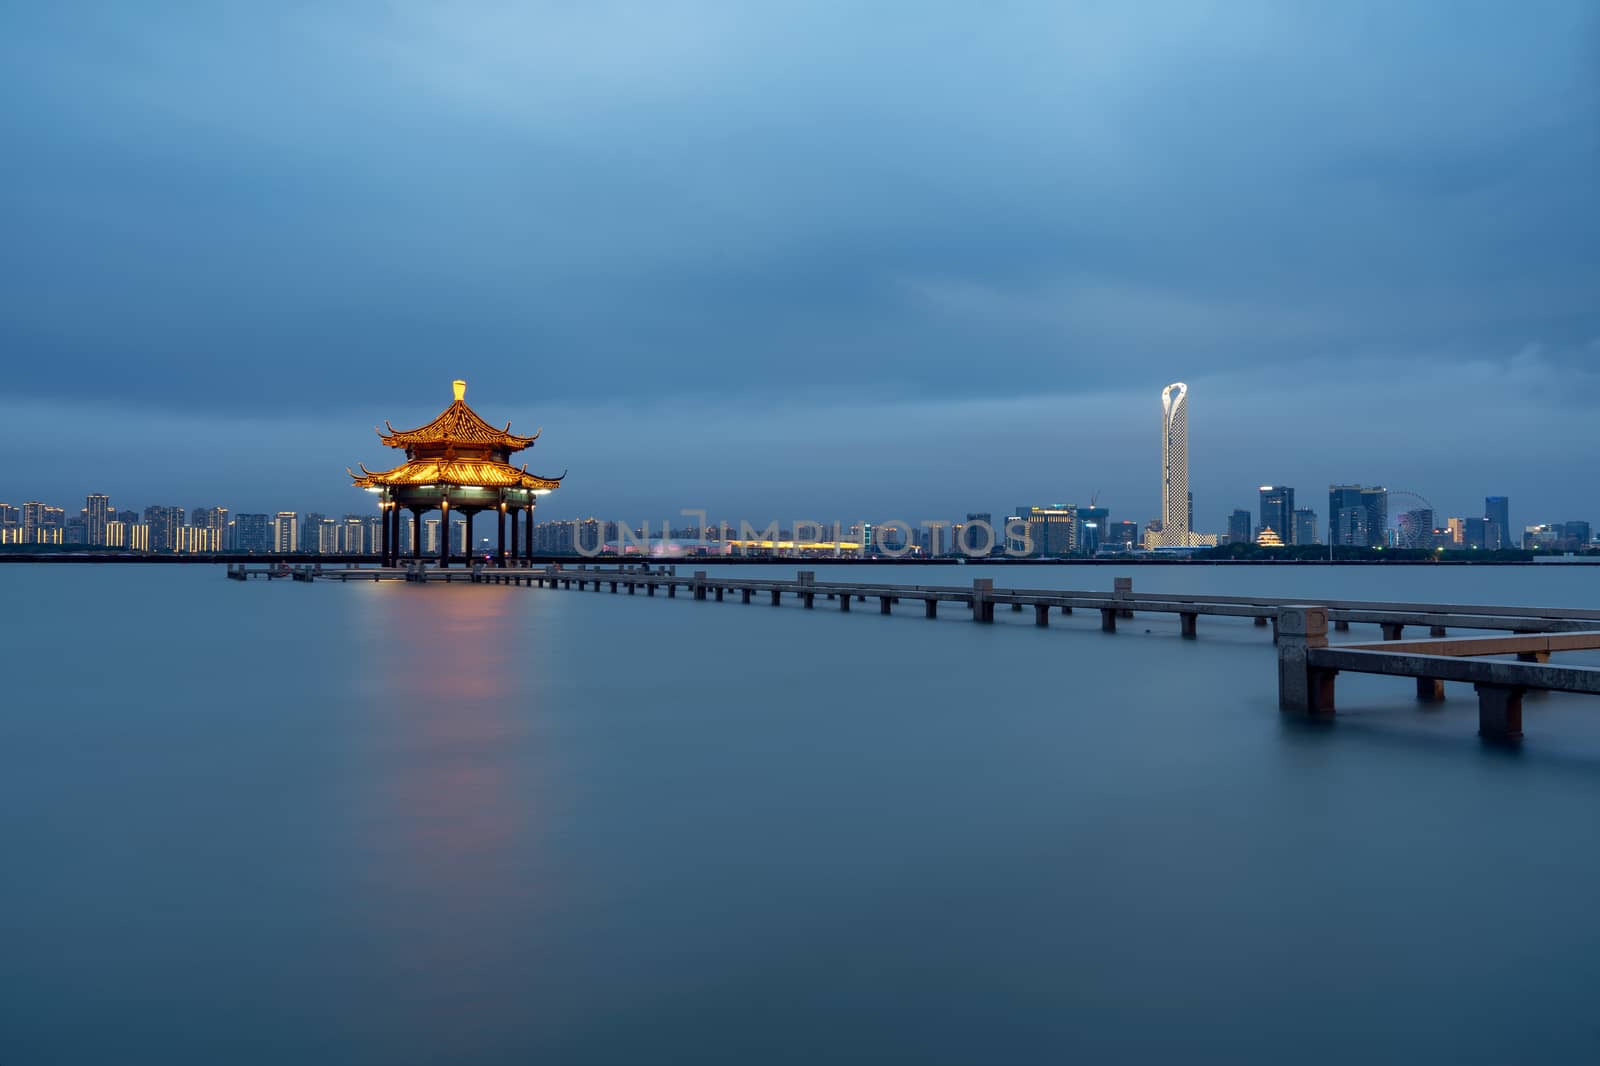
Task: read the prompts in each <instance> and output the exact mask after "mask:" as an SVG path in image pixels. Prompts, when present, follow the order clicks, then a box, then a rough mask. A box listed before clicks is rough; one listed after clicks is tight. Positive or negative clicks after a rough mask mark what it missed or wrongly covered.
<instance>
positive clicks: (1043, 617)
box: [1017, 603, 1050, 626]
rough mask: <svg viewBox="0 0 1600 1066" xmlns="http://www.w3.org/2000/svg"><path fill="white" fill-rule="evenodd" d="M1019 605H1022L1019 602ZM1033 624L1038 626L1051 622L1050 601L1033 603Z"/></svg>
mask: <svg viewBox="0 0 1600 1066" xmlns="http://www.w3.org/2000/svg"><path fill="white" fill-rule="evenodd" d="M1017 606H1018V607H1019V608H1020V607H1021V606H1022V605H1021V604H1020V603H1019V604H1017ZM1033 624H1034V625H1036V626H1047V625H1049V624H1050V605H1049V604H1048V603H1036V604H1034V605H1033Z"/></svg>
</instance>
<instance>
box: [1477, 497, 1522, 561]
mask: <svg viewBox="0 0 1600 1066" xmlns="http://www.w3.org/2000/svg"><path fill="white" fill-rule="evenodd" d="M1483 517H1484V520H1485V521H1487V522H1488V523H1489V525H1490V526H1491V527H1492V528H1490V529H1489V530H1488V531H1487V532H1486V533H1485V534H1484V543H1485V546H1487V547H1489V548H1490V549H1491V550H1493V549H1496V548H1511V547H1515V545H1514V544H1513V543H1512V539H1513V538H1512V535H1511V497H1509V496H1485V497H1484V498H1483Z"/></svg>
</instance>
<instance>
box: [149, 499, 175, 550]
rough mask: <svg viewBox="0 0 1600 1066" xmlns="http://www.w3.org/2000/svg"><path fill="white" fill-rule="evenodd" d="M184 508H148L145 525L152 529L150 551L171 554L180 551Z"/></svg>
mask: <svg viewBox="0 0 1600 1066" xmlns="http://www.w3.org/2000/svg"><path fill="white" fill-rule="evenodd" d="M183 515H184V511H183V508H182V507H160V506H153V507H146V508H145V509H144V524H145V525H147V526H149V527H150V550H151V551H153V552H170V551H177V550H178V536H179V534H178V530H180V529H182V528H183Z"/></svg>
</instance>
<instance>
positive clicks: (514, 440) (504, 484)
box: [347, 381, 566, 566]
mask: <svg viewBox="0 0 1600 1066" xmlns="http://www.w3.org/2000/svg"><path fill="white" fill-rule="evenodd" d="M452 385H453V386H454V388H455V401H454V402H453V403H451V404H450V406H449V407H446V408H445V409H444V411H442V412H441V413H440V415H439V417H438V418H435V419H434V420H433V421H432V422H429V423H428V424H427V425H425V426H422V427H420V428H418V429H409V430H396V429H395V428H394V427H393V426H391V425H389V423H388V422H385V423H384V425H385V426H387V427H388V430H389V432H387V433H385V432H384V431H383V430H381V429H380V430H378V436H379V438H381V439H382V441H383V443H384V445H385V446H386V447H390V448H404V449H405V453H406V461H405V462H403V463H401V464H400V465H399V466H397V467H395V468H394V469H392V470H384V471H372V470H368V469H367V468H366V467H365V466H363V467H362V468H361V473H359V474H357V473H356V472H355V471H353V470H348V468H347V470H348V472H349V474H350V477H351V478H352V479H354V481H355V485H356V487H357V488H362V489H366V490H367V491H369V492H376V493H378V494H379V504H378V506H379V509H380V510H381V512H382V515H383V547H382V555H383V565H384V566H399V565H400V557H401V556H402V555H403V554H407V552H406V551H405V550H404V549H406V548H409V549H410V550H409V554H410V555H412V556H413V557H416V558H421V557H422V528H423V527H422V516H423V515H425V514H427V513H429V512H430V511H438V512H439V565H440V566H449V565H450V516H451V514H452V513H460V514H461V515H463V516H464V517H465V518H466V523H467V554H468V556H469V557H470V555H471V554H472V517H473V516H474V515H476V514H477V513H478V512H479V511H494V512H497V513H498V514H499V516H500V542H499V543H500V551H499V565H500V566H506V565H507V564H508V560H509V559H511V558H512V557H518V558H523V559H528V560H531V559H532V558H533V507H534V504H535V502H536V501H537V499H538V497H540V496H543V495H544V494H545V493H547V492H550V491H552V490H554V489H558V488H560V487H561V478H560V477H553V478H551V477H539V476H538V475H537V474H530V473H528V467H527V464H526V463H524V464H523V465H522V466H521V467H520V468H519V467H515V466H512V465H511V456H512V455H513V454H515V453H516V452H520V451H522V450H523V449H524V448H528V447H531V446H532V445H533V442H534V441H535V440H537V439H538V438H539V434H538V433H537V432H536V433H534V435H533V436H531V437H519V436H517V435H516V434H515V433H512V432H511V423H509V422H507V423H506V426H505V428H504V429H496V428H495V427H494V426H492V425H490V424H489V423H488V422H485V421H484V420H483V419H482V418H481V417H479V415H478V412H476V411H474V410H473V409H472V408H470V407H468V406H467V401H466V399H465V397H466V394H467V383H466V382H465V381H456V382H452ZM565 476H566V475H565V474H563V475H562V477H565ZM402 509H404V510H407V511H410V512H411V519H412V521H411V543H410V544H409V545H402V544H401V543H400V512H401V510H402ZM519 514H520V515H522V527H523V531H524V532H523V540H522V545H521V548H522V550H521V551H520V552H519V551H518V543H517V516H518V515H519ZM508 518H509V519H510V526H511V539H510V550H509V551H508V550H507V547H506V545H507V541H506V520H507V519H508Z"/></svg>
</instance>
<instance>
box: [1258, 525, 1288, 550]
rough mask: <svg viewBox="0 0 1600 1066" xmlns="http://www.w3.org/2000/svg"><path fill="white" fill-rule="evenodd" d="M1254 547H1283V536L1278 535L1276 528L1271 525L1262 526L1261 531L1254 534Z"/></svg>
mask: <svg viewBox="0 0 1600 1066" xmlns="http://www.w3.org/2000/svg"><path fill="white" fill-rule="evenodd" d="M1256 547H1258V548H1281V547H1283V538H1282V537H1280V536H1278V533H1277V530H1275V529H1273V528H1272V527H1271V526H1262V527H1261V532H1259V533H1257V534H1256Z"/></svg>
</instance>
